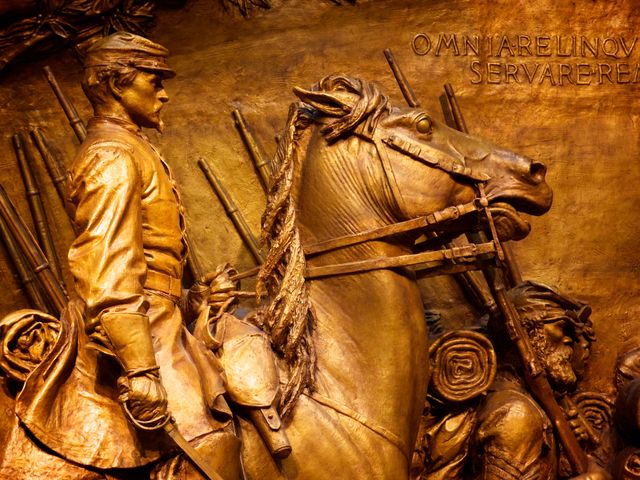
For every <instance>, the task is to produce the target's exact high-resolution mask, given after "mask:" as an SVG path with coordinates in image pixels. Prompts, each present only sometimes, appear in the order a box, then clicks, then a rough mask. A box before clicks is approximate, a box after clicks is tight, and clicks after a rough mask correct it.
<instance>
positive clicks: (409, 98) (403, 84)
mask: <svg viewBox="0 0 640 480" xmlns="http://www.w3.org/2000/svg"><path fill="white" fill-rule="evenodd" d="M384 56H385V58H386V59H387V62H388V63H389V67H390V68H391V71H392V72H393V76H394V77H396V82H398V86H399V87H400V91H401V92H402V95H403V96H404V99H405V101H406V102H407V105H409V106H410V107H411V108H418V107H419V106H420V102H419V101H418V98H417V97H416V94H415V93H414V91H413V88H411V84H410V83H409V81H408V80H407V77H405V76H404V73H402V70H401V69H400V65H398V62H397V61H396V57H395V56H394V55H393V52H392V51H391V49H390V48H386V49H385V50H384Z"/></svg>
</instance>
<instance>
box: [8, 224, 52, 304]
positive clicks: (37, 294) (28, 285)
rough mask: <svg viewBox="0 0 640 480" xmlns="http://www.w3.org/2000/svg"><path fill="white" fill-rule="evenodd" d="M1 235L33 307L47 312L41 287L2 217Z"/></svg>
mask: <svg viewBox="0 0 640 480" xmlns="http://www.w3.org/2000/svg"><path fill="white" fill-rule="evenodd" d="M0 235H1V236H2V240H3V241H4V245H5V247H6V248H7V253H8V255H9V258H11V263H13V266H14V268H15V271H16V273H17V275H18V279H19V280H20V283H21V284H22V287H23V288H24V291H25V293H26V295H27V298H28V299H29V303H30V304H31V306H32V307H34V308H37V309H38V310H41V311H43V312H47V311H48V309H47V302H46V300H45V298H44V296H43V294H42V291H41V288H42V287H41V286H40V284H39V283H38V281H37V279H36V278H35V277H34V276H33V272H32V271H31V269H30V268H29V267H28V266H27V264H26V262H25V259H24V256H23V255H22V253H21V252H20V247H19V246H18V244H17V243H16V241H15V239H14V238H13V235H11V232H10V231H9V228H8V227H7V224H6V222H5V221H4V218H2V217H1V216H0Z"/></svg>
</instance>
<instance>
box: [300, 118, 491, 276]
mask: <svg viewBox="0 0 640 480" xmlns="http://www.w3.org/2000/svg"><path fill="white" fill-rule="evenodd" d="M380 130H381V129H379V128H376V129H375V131H374V132H373V133H372V134H371V135H358V136H359V137H361V138H362V139H364V140H366V141H368V142H370V143H373V144H374V145H375V148H376V152H377V156H378V159H379V160H380V163H381V165H382V170H383V172H384V175H385V178H386V182H387V185H388V187H389V189H390V191H391V193H392V197H393V201H394V203H395V204H396V207H397V208H398V211H406V210H405V209H404V199H403V197H402V192H400V188H399V187H398V184H397V181H396V177H395V174H394V172H393V168H392V166H391V162H390V160H389V154H388V151H387V149H392V150H395V151H397V152H400V153H402V154H403V155H404V156H406V157H408V158H410V159H412V160H415V161H418V162H421V163H423V164H425V165H427V166H429V167H431V168H437V169H440V170H442V171H444V172H446V173H448V174H449V175H451V176H453V177H457V178H461V179H463V180H465V181H467V182H469V183H470V184H472V185H473V187H474V188H475V190H476V192H477V196H476V198H475V199H474V200H473V201H471V202H469V203H465V204H461V205H456V206H451V207H447V208H444V209H442V210H439V211H436V212H433V213H430V214H428V215H425V216H422V217H417V218H413V219H411V220H405V221H402V222H397V223H392V224H389V225H385V226H382V227H378V228H375V229H371V230H366V231H362V232H358V233H354V234H350V235H344V236H341V237H336V238H331V239H328V240H324V241H321V242H317V243H314V244H310V245H306V246H304V247H303V251H304V253H305V256H306V257H307V258H309V257H312V256H318V255H322V254H324V253H328V252H331V251H334V250H337V249H340V248H345V247H349V246H354V245H358V244H362V243H365V242H369V241H373V240H380V239H382V238H386V237H390V236H392V235H397V234H401V233H407V232H411V231H416V230H420V231H421V232H423V233H437V232H438V229H439V227H441V226H442V225H443V224H445V223H447V222H450V221H452V220H456V219H458V218H460V217H461V216H465V215H468V214H470V213H474V212H479V213H481V214H483V215H484V217H485V219H486V221H487V223H488V224H489V230H490V233H491V238H490V239H489V240H487V241H482V242H479V243H473V242H472V243H469V244H467V245H463V246H448V247H447V248H443V249H441V250H433V251H426V252H420V253H412V254H407V255H399V256H392V257H374V258H367V259H363V260H356V261H352V262H344V263H336V264H330V265H322V266H316V267H307V268H306V271H305V278H307V279H314V278H321V277H330V276H336V275H346V274H352V273H361V272H368V271H372V270H382V269H390V268H397V267H413V268H414V269H415V270H421V271H423V273H422V274H421V275H422V276H426V275H440V274H445V273H458V272H463V271H466V270H472V269H477V268H478V262H486V261H487V260H493V259H499V260H503V251H502V247H501V246H500V242H499V240H498V236H497V234H496V228H495V223H494V221H493V217H492V215H491V212H490V210H489V202H488V200H487V197H486V195H485V193H484V184H485V183H486V182H487V181H488V180H489V179H490V177H489V176H488V175H486V174H484V173H479V172H476V171H474V170H473V169H472V168H470V167H468V166H467V165H466V162H465V159H464V157H462V156H460V157H455V156H453V155H451V154H449V153H446V152H444V151H442V150H439V149H437V148H434V147H432V146H430V145H426V144H422V143H421V144H417V143H415V142H413V141H412V140H410V139H407V138H405V137H399V136H396V135H392V134H386V135H385V132H384V131H380ZM425 271H426V272H425Z"/></svg>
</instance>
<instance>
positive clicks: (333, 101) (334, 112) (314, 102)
mask: <svg viewBox="0 0 640 480" xmlns="http://www.w3.org/2000/svg"><path fill="white" fill-rule="evenodd" d="M293 93H295V94H296V96H297V97H298V98H299V99H300V100H302V101H303V102H304V103H306V104H307V105H310V106H312V107H313V108H315V109H316V110H319V111H320V112H322V113H324V114H325V115H329V116H331V117H342V116H343V115H345V114H347V113H349V112H351V110H353V107H354V106H355V104H356V102H357V101H358V100H359V99H360V97H359V96H358V95H356V94H354V93H349V92H346V91H344V90H334V91H332V92H317V91H312V90H305V89H304V88H300V87H293Z"/></svg>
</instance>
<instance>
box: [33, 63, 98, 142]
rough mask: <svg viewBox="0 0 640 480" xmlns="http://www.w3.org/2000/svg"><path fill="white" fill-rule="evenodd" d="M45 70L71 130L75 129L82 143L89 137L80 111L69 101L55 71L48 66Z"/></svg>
mask: <svg viewBox="0 0 640 480" xmlns="http://www.w3.org/2000/svg"><path fill="white" fill-rule="evenodd" d="M43 70H44V74H45V76H46V77H47V81H48V82H49V85H51V88H52V89H53V93H55V95H56V98H57V99H58V103H60V106H61V107H62V110H64V114H65V115H66V116H67V119H68V120H69V125H71V128H72V129H73V132H74V133H75V134H76V137H77V138H78V140H79V141H80V143H82V142H83V141H84V139H85V138H86V136H87V127H86V126H85V124H84V122H83V121H82V119H81V118H80V116H79V115H78V111H77V110H76V107H75V106H74V105H73V103H72V102H71V100H69V98H68V97H67V96H66V95H65V93H64V92H63V91H62V87H61V86H60V84H59V83H58V80H57V79H56V77H55V75H54V74H53V71H52V70H51V68H50V67H49V66H48V65H47V66H46V67H44V69H43Z"/></svg>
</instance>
